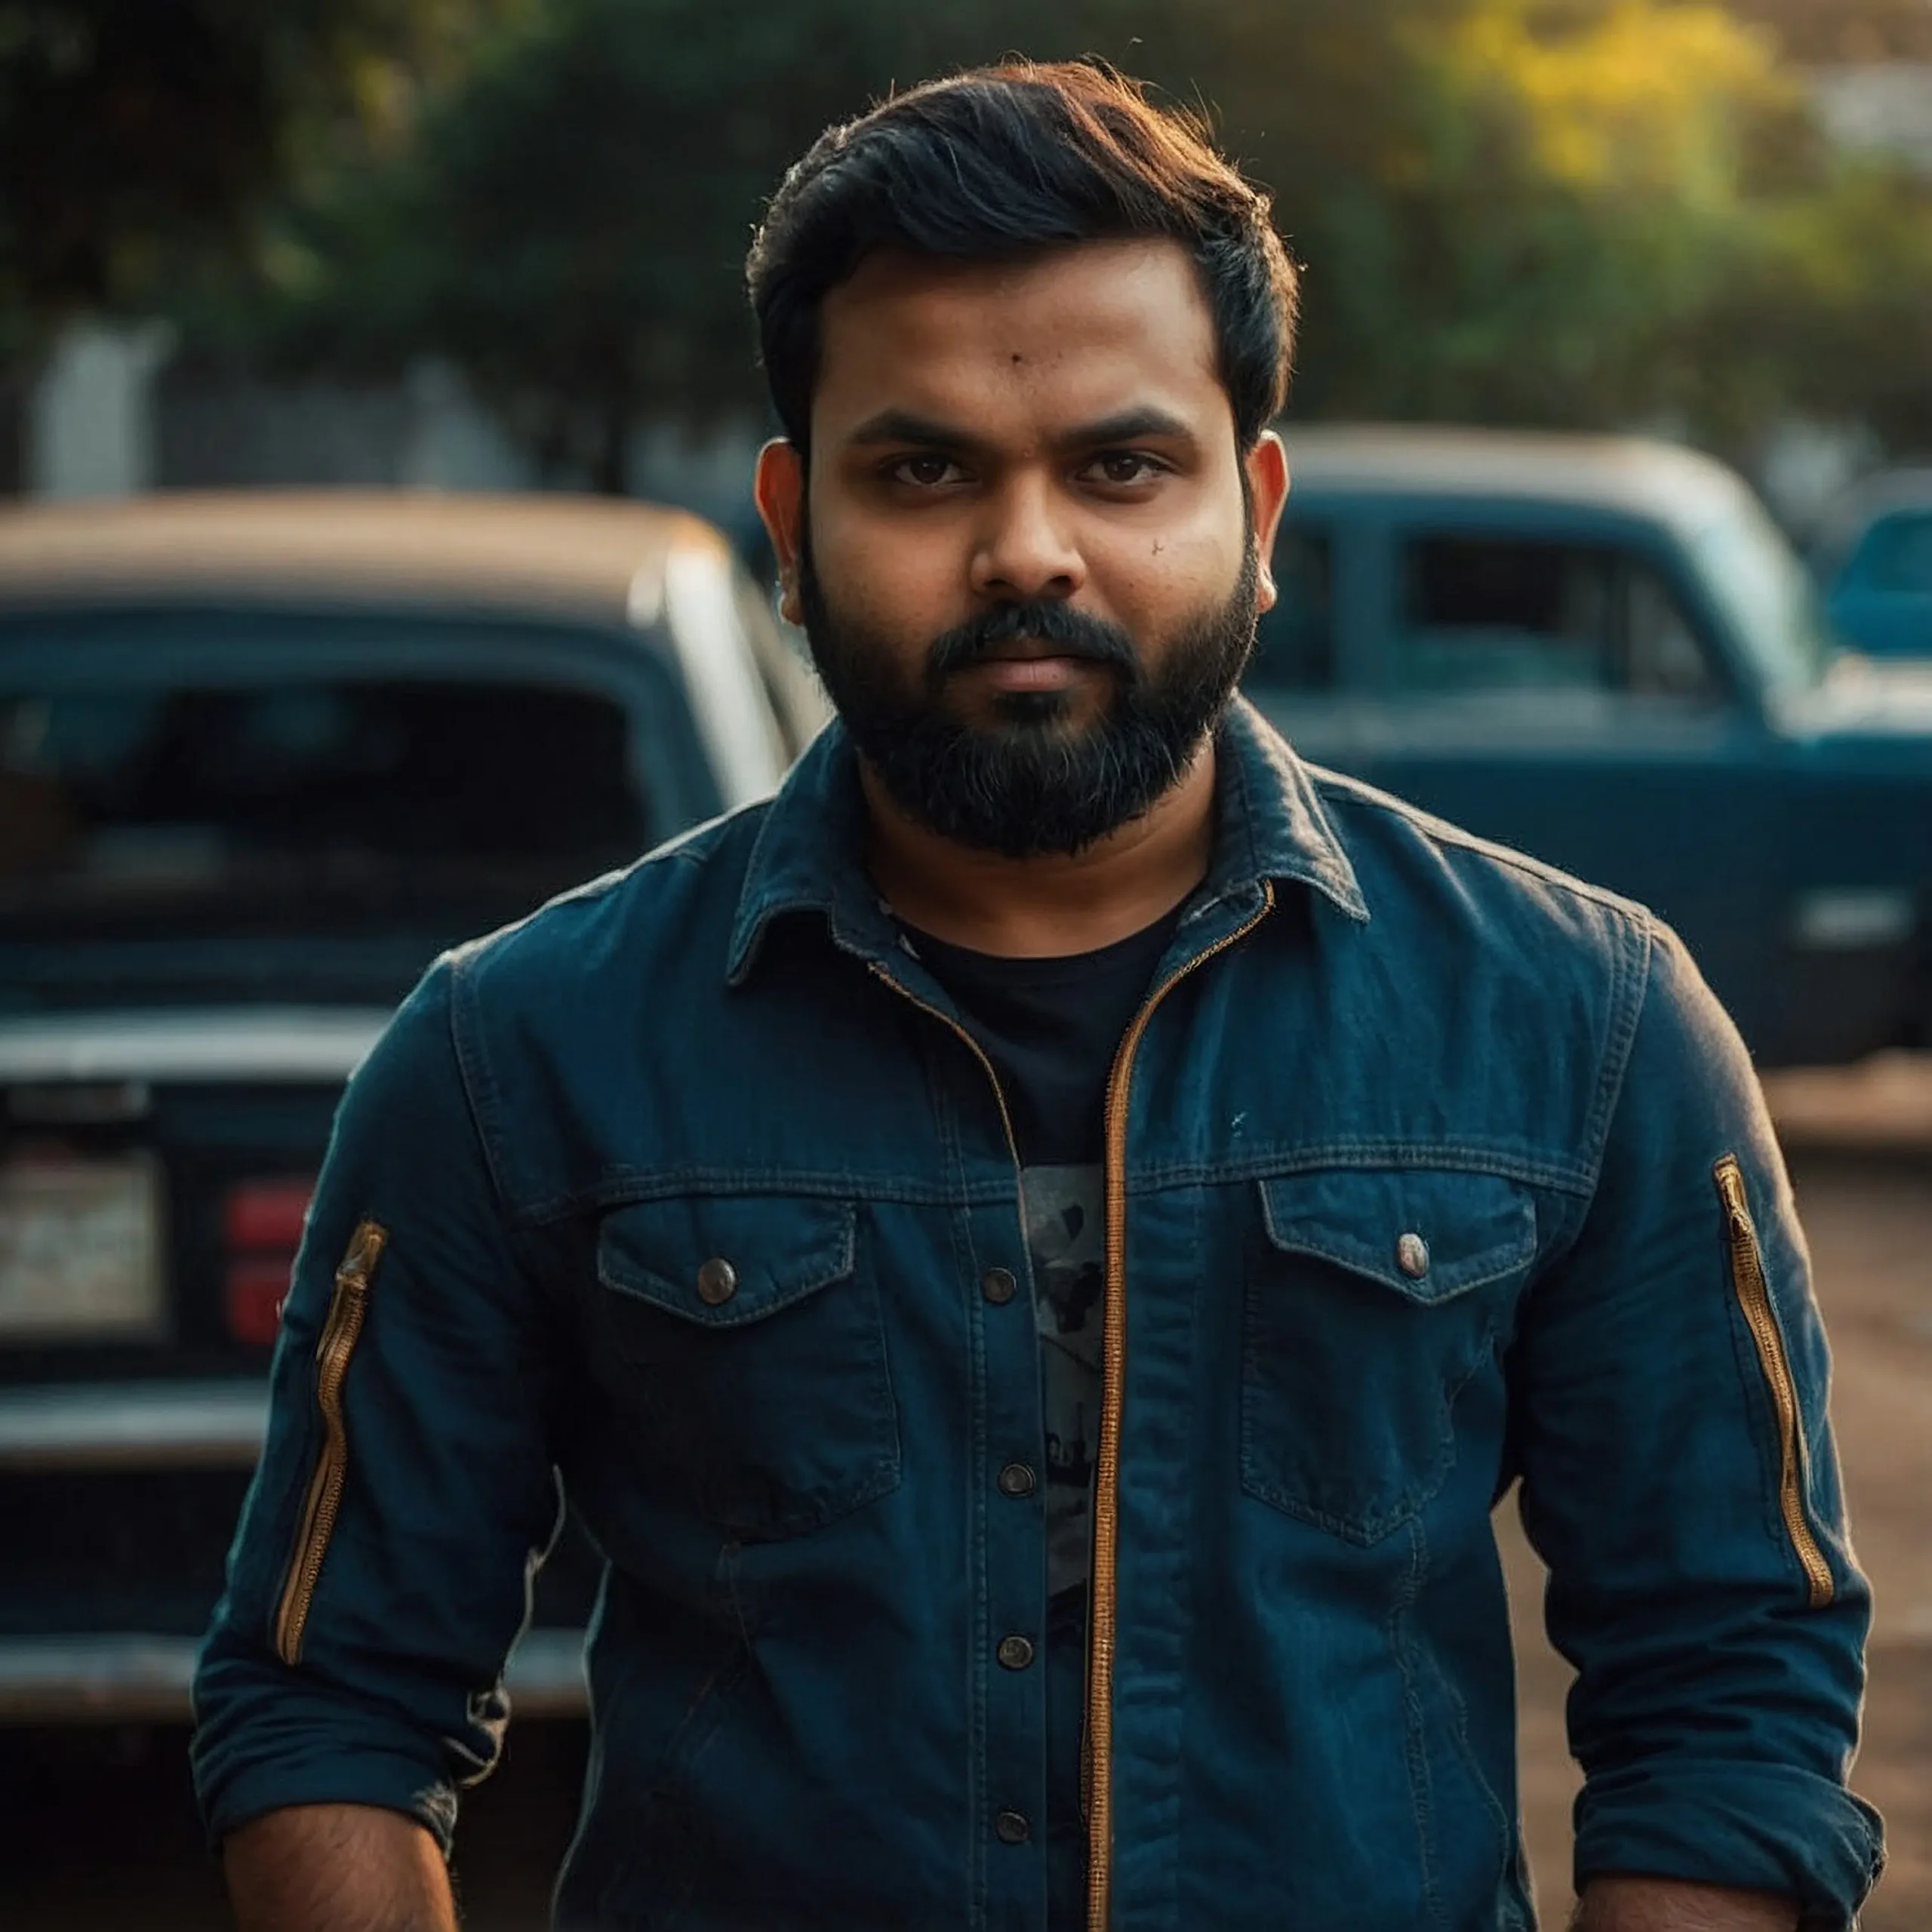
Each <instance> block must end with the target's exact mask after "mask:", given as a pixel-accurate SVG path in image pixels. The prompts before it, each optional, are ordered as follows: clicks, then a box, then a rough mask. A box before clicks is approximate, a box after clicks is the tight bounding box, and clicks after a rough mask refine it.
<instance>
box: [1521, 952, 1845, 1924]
mask: <svg viewBox="0 0 1932 1932" xmlns="http://www.w3.org/2000/svg"><path fill="white" fill-rule="evenodd" d="M1612 1070H1613V1072H1617V1069H1614V1068H1613V1069H1612ZM1620 1072H1621V1077H1620V1081H1619V1084H1617V1086H1616V1088H1614V1090H1613V1091H1611V1092H1610V1093H1608V1094H1606V1095H1605V1097H1604V1098H1605V1104H1606V1106H1607V1115H1606V1119H1607V1126H1606V1129H1605V1137H1604V1145H1603V1152H1602V1158H1601V1165H1600V1168H1599V1171H1598V1177H1597V1180H1596V1185H1595V1191H1594V1193H1593V1194H1592V1197H1591V1198H1590V1199H1589V1201H1588V1202H1587V1203H1586V1204H1583V1206H1582V1207H1580V1211H1579V1212H1580V1221H1579V1224H1578V1225H1577V1229H1576V1231H1575V1232H1574V1235H1573V1236H1572V1237H1571V1239H1570V1241H1569V1245H1568V1247H1567V1251H1566V1252H1561V1253H1560V1254H1559V1256H1558V1259H1557V1260H1555V1262H1554V1263H1553V1265H1552V1267H1551V1269H1550V1270H1549V1272H1547V1273H1546V1275H1545V1276H1544V1278H1543V1279H1542V1280H1541V1281H1539V1282H1538V1283H1537V1284H1536V1285H1535V1287H1534V1288H1533V1289H1532V1290H1531V1294H1530V1295H1529V1297H1528V1298H1527V1301H1526V1303H1525V1304H1524V1309H1523V1313H1522V1318H1521V1324H1520V1327H1519V1330H1518V1335H1517V1337H1516V1340H1515V1346H1514V1350H1513V1354H1512V1363H1511V1371H1512V1380H1513V1383H1514V1386H1515V1401H1516V1414H1517V1420H1518V1426H1519V1429H1520V1432H1521V1433H1520V1444H1521V1448H1520V1457H1521V1470H1522V1475H1523V1490H1522V1512H1523V1521H1524V1527H1525V1528H1526V1529H1527V1531H1528V1533H1529V1535H1530V1538H1531V1542H1532V1543H1534V1545H1535V1546H1536V1548H1537V1550H1538V1552H1540V1554H1541V1555H1542V1556H1543V1560H1544V1561H1545V1562H1546V1564H1548V1565H1549V1572H1550V1580H1549V1590H1548V1595H1547V1597H1546V1604H1545V1614H1546V1620H1547V1623H1548V1626H1549V1634H1550V1637H1551V1639H1552V1642H1553V1643H1554V1644H1555V1646H1556V1647H1557V1648H1558V1650H1559V1651H1561V1652H1562V1654H1564V1656H1565V1657H1567V1658H1568V1659H1569V1660H1570V1661H1571V1663H1573V1664H1574V1666H1576V1668H1577V1683H1576V1685H1575V1687H1574V1690H1573V1691H1572V1692H1571V1699H1570V1706H1569V1721H1570V1737H1571V1749H1573V1750H1574V1752H1575V1753H1576V1755H1577V1758H1578V1760H1579V1761H1580V1763H1581V1764H1582V1766H1583V1771H1584V1776H1585V1783H1584V1786H1583V1792H1582V1793H1581V1795H1580V1797H1579V1798H1578V1800H1577V1837H1576V1866H1575V1875H1576V1881H1577V1890H1578V1893H1579V1895H1580V1896H1581V1897H1583V1899H1584V1900H1585V1903H1584V1906H1583V1918H1582V1921H1581V1924H1582V1926H1583V1928H1584V1929H1585V1932H1626V1927H1629V1928H1632V1932H1650V1928H1651V1927H1653V1926H1655V1927H1659V1928H1662V1927H1672V1932H1675V1927H1677V1925H1678V1924H1680V1923H1681V1924H1683V1925H1684V1927H1687V1928H1694V1927H1698V1926H1699V1925H1700V1924H1702V1923H1704V1922H1709V1923H1710V1924H1713V1925H1714V1926H1715V1925H1729V1924H1734V1923H1735V1924H1740V1925H1742V1926H1755V1924H1758V1923H1759V1922H1761V1921H1762V1918H1763V1915H1764V1913H1765V1912H1781V1913H1782V1914H1783V1917H1782V1918H1772V1919H1771V1920H1770V1923H1772V1924H1779V1925H1780V1926H1783V1927H1789V1926H1791V1925H1792V1924H1796V1923H1798V1922H1801V1923H1802V1924H1804V1926H1805V1927H1807V1932H1845V1928H1847V1927H1849V1926H1850V1924H1851V1923H1852V1921H1853V1918H1854V1915H1855V1913H1856V1912H1857V1908H1858V1906H1859V1903H1860V1900H1862V1899H1863V1897H1864V1895H1865V1894H1866V1891H1867V1890H1869V1887H1870V1886H1871V1884H1872V1881H1873V1880H1874V1878H1875V1877H1876V1875H1877V1873H1878V1868H1879V1865H1880V1863H1881V1850H1880V1839H1879V1832H1878V1820H1877V1818H1876V1817H1875V1814H1873V1813H1872V1811H1871V1810H1870V1808H1869V1807H1867V1806H1866V1805H1864V1804H1862V1803H1861V1802H1860V1801H1859V1800H1858V1799H1857V1798H1854V1797H1853V1796H1852V1795H1850V1792H1847V1789H1845V1776H1846V1772H1847V1767H1848V1766H1849V1764H1850V1758H1851V1754H1852V1752H1853V1751H1854V1749H1855V1747H1856V1745H1857V1735H1858V1719H1859V1710H1860V1701H1861V1699H1862V1696H1863V1684H1864V1671H1863V1651H1864V1643H1865V1638H1866V1629H1867V1626H1868V1623H1869V1595H1868V1592H1867V1590H1866V1583H1865V1580H1864V1578H1863V1577H1862V1576H1861V1575H1860V1573H1859V1571H1858V1568H1857V1564H1855V1562H1854V1560H1853V1558H1852V1555H1851V1550H1850V1544H1849V1542H1848V1541H1847V1536H1846V1532H1845V1525H1844V1505H1843V1500H1842V1498H1841V1495H1840V1493H1839V1487H1838V1468H1837V1462H1836V1457H1835V1451H1834V1449H1833V1445H1832V1435H1831V1432H1830V1429H1829V1426H1828V1425H1827V1423H1826V1393H1827V1382H1828V1378H1829V1360H1828V1357H1827V1354H1826V1347H1825V1342H1824V1337H1823V1331H1822V1329H1821V1328H1820V1324H1819V1321H1818V1314H1817V1307H1816V1305H1815V1303H1814V1301H1813V1300H1812V1297H1811V1292H1810V1278H1809V1265H1808V1261H1807V1256H1806V1253H1805V1249H1804V1238H1803V1236H1802V1235H1801V1233H1800V1232H1799V1231H1798V1225H1797V1221H1796V1217H1795V1212H1794V1209H1793V1206H1792V1196H1791V1189H1790V1186H1789V1182H1788V1181H1787V1180H1786V1177H1785V1174H1784V1171H1783V1164H1782V1162H1781V1161H1780V1157H1779V1154H1778V1150H1777V1143H1776V1142H1775V1141H1774V1139H1773V1137H1772V1134H1771V1131H1770V1122H1769V1121H1768V1119H1767V1117H1766V1115H1765V1112H1764V1103H1763V1100H1762V1097H1761V1095H1760V1094H1759V1091H1758V1084H1757V1081H1756V1078H1755V1075H1754V1073H1753V1072H1752V1068H1751V1065H1750V1063H1749V1060H1748V1058H1747V1057H1746V1054H1745V1053H1744V1051H1743V1047H1742V1045H1741V1044H1740V1042H1739V1041H1738V1038H1737V1034H1736V1032H1735V1031H1734V1029H1733V1028H1732V1027H1731V1026H1730V1022H1729V1020H1727V1018H1726V1017H1724V1014H1723V1012H1722V1011H1721V1009H1720V1008H1718V1005H1717V1004H1716V1002H1715V1000H1713V999H1712V997H1711V995H1710V993H1709V990H1708V989H1706V987H1705V986H1704V984H1703V981H1702V980H1701V979H1700V978H1699V977H1698V975H1697V971H1696V968H1694V966H1693V965H1692V964H1691V963H1690V960H1689V958H1688V957H1687V955H1685V953H1684V950H1683V949H1682V947H1681V945H1679V944H1678V942H1677V941H1676V940H1675V937H1673V936H1672V935H1671V934H1669V933H1668V932H1664V931H1658V932H1657V933H1656V934H1654V945H1653V946H1652V947H1651V953H1650V959H1649V964H1648V974H1647V981H1646V983H1645V984H1644V994H1643V999H1642V1004H1641V1008H1640V1010H1639V1011H1638V1015H1637V1018H1636V1024H1635V1031H1634V1034H1633V1035H1632V1037H1631V1041H1630V1044H1629V1051H1628V1054H1627V1056H1626V1063H1625V1064H1624V1066H1623V1067H1622V1069H1621V1070H1620ZM1726 1155H1734V1156H1735V1157H1736V1159H1737V1175H1736V1177H1728V1174H1727V1180H1726V1184H1727V1185H1731V1186H1735V1185H1737V1184H1738V1183H1741V1186H1742V1189H1743V1195H1744V1197H1745V1199H1746V1203H1747V1204H1748V1211H1749V1231H1750V1233H1751V1235H1752V1240H1751V1242H1750V1244H1749V1253H1750V1254H1752V1255H1755V1257H1757V1258H1758V1260H1761V1279H1756V1280H1754V1279H1752V1278H1749V1268H1748V1266H1746V1261H1745V1260H1743V1259H1740V1248H1739V1245H1738V1244H1737V1242H1736V1241H1734V1237H1735V1236H1737V1235H1738V1233H1739V1231H1740V1224H1739V1223H1737V1221H1736V1220H1734V1217H1733V1216H1732V1214H1731V1212H1730V1207H1728V1206H1727V1202H1726V1200H1725V1199H1724V1198H1723V1196H1722V1195H1721V1192H1720V1186H1719V1177H1718V1174H1717V1172H1716V1170H1717V1168H1718V1164H1719V1162H1720V1161H1722V1160H1723V1158H1724V1156H1726ZM1741 1275H1742V1276H1743V1287H1742V1288H1740V1277H1741ZM1622 1874H1647V1875H1651V1878H1650V1880H1649V1881H1648V1882H1647V1883H1639V1882H1638V1881H1636V1880H1634V1879H1633V1880H1629V1881H1624V1882H1622V1883H1616V1884H1613V1883H1611V1879H1612V1878H1614V1877H1616V1876H1617V1875H1622ZM1663 1881H1680V1882H1681V1884H1682V1886H1683V1887H1684V1897H1683V1899H1682V1900H1673V1901H1671V1903H1670V1909H1679V1908H1680V1907H1681V1911H1680V1917H1679V1918H1678V1919H1672V1918H1667V1917H1660V1916H1659V1914H1660V1913H1661V1912H1663V1911H1664V1910H1665V1909H1666V1906H1665V1903H1664V1899H1665V1897H1666V1896H1667V1894H1660V1892H1659V1890H1658V1886H1659V1884H1660V1883H1662V1882H1663ZM1699 1886H1703V1887H1715V1888H1718V1892H1719V1893H1723V1892H1724V1891H1726V1890H1728V1891H1729V1892H1730V1893H1731V1894H1742V1895H1744V1896H1743V1900H1741V1902H1737V1903H1733V1902H1732V1901H1730V1900H1726V1901H1725V1903H1724V1909H1730V1910H1733V1912H1734V1918H1732V1919H1730V1920H1727V1919H1723V1918H1715V1919H1713V1918H1711V1917H1710V1910H1715V1909H1718V1902H1717V1900H1716V1899H1715V1898H1713V1897H1703V1898H1700V1897H1699V1895H1698V1894H1697V1892H1696V1891H1695V1890H1694V1888H1695V1887H1699ZM1754 1893H1755V1894H1760V1895H1763V1897H1761V1900H1759V1901H1758V1902H1755V1903H1754V1902H1752V1901H1751V1900H1750V1899H1749V1894H1754ZM1765 1899H1768V1900H1782V1901H1786V1903H1783V1904H1780V1905H1775V1906H1774V1905H1770V1904H1768V1903H1764V1900H1765ZM1692 1900H1697V1906H1693V1905H1692V1903H1690V1902H1691V1901H1692ZM1706 1906H1708V1907H1709V1910H1706V1918H1705V1920H1704V1921H1700V1919H1698V1918H1695V1917H1690V1918H1684V1917H1682V1916H1681V1913H1682V1912H1689V1911H1691V1910H1693V1909H1702V1908H1703V1907H1706ZM1752 1910H1756V1911H1757V1912H1758V1913H1759V1918H1758V1919H1753V1918H1749V1917H1746V1918H1741V1919H1740V1918H1736V1917H1735V1913H1736V1912H1748V1911H1752ZM1645 1914H1648V1916H1645Z"/></svg>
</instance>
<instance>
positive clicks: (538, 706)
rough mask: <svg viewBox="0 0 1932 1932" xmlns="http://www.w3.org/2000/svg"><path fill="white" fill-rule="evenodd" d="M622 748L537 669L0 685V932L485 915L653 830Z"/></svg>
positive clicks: (623, 734)
mask: <svg viewBox="0 0 1932 1932" xmlns="http://www.w3.org/2000/svg"><path fill="white" fill-rule="evenodd" d="M628 737H629V734H628V729H627V723H626V715H625V712H624V710H623V707H622V706H620V704H619V703H617V702H616V701H615V700H612V699H611V698H608V697H603V696H601V695H598V694H593V693H589V692H586V691H577V690H571V689H558V688H554V687H549V686H546V685H541V684H538V683H536V682H533V681H488V680H483V679H478V680H475V681H463V680H461V679H460V678H450V677H432V678H425V677H418V678H406V677H405V678H383V677H380V676H376V675H367V674H358V675H349V676H327V675H309V676H304V675H301V673H300V671H299V670H296V669H293V668H291V669H290V670H289V671H288V672H287V673H286V674H285V675H282V676H281V677H280V678H278V680H277V681H275V682H274V683H273V684H257V685H244V686H239V687H238V686H235V685H221V684H219V683H214V682H199V681H192V682H191V681H180V682H176V681H166V680H157V679H156V678H155V677H154V675H153V673H152V671H150V672H149V673H148V675H147V678H146V681H131V682H128V683H115V684H106V685H103V684H102V683H100V682H98V681H95V682H91V683H90V684H89V685H85V686H82V687H79V688H73V687H69V688H62V686H61V685H60V683H59V682H57V681H54V680H53V679H51V678H42V679H37V680H34V681H31V682H26V683H25V684H24V688H23V685H20V684H16V685H15V686H14V688H11V689H10V688H8V687H7V685H6V683H5V681H0V932H4V933H5V934H8V936H9V937H15V938H24V937H61V936H65V935H69V934H83V933H85V932H86V931H91V930H96V929H99V930H103V931H114V932H115V933H118V934H124V935H127V934H147V935H151V936H155V937H168V936H173V935H174V934H178V933H183V932H186V931H207V930H208V929H209V928H210V927H211V925H212V926H217V927H219V928H222V929H223V930H228V929H236V928H246V929H248V930H250V931H261V930H264V929H266V930H271V931H289V930H302V931H315V930H318V929H321V930H325V931H370V930H373V929H378V928H385V927H386V928H395V927H397V926H398V925H406V924H414V923H418V922H424V923H430V924H442V923H443V922H444V921H445V919H447V918H449V917H450V916H451V915H456V916H457V920H458V923H459V924H464V925H466V926H470V927H475V926H477V925H478V924H480V923H481V922H482V921H491V922H494V921H498V920H500V919H502V918H509V917H511V916H513V915H515V914H517V913H518V912H524V911H527V910H528V909H531V907H533V906H535V905H537V903H540V901H541V900H543V899H544V898H546V897H548V896H549V895H550V894H552V893H553V892H555V891H558V890H560V889H561V888H563V887H565V886H566V885H568V884H572V883H574V882H575V881H577V880H579V879H581V878H586V877H587V876H589V875H592V874H593V873H595V872H598V871H601V870H604V869H608V868H609V867H610V866H614V865H617V864H620V863H623V862H624V861H626V860H628V859H629V858H631V857H634V856H635V854H637V853H638V852H640V851H642V850H644V849H645V847H646V846H647V845H648V844H649V843H650V842H651V826H650V825H649V823H648V814H647V812H646V809H645V803H644V801H643V799H642V798H641V797H640V795H639V794H638V789H637V787H636V786H635V783H634V782H633V780H632V774H631V771H630V764H631V760H630V756H629V743H628Z"/></svg>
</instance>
